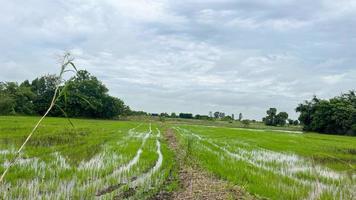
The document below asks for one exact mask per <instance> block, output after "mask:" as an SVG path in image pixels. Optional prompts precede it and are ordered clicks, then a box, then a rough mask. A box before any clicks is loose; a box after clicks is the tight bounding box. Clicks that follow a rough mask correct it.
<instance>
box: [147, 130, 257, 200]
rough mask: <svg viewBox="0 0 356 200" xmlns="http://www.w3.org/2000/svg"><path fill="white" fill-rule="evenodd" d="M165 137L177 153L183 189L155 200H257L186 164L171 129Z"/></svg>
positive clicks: (182, 152)
mask: <svg viewBox="0 0 356 200" xmlns="http://www.w3.org/2000/svg"><path fill="white" fill-rule="evenodd" d="M165 137H166V139H167V141H168V144H169V147H170V148H171V149H173V150H174V151H175V153H176V156H177V157H176V160H177V163H178V165H179V182H180V185H181V188H180V189H179V190H178V191H176V192H173V193H165V192H160V193H159V194H157V195H156V196H155V198H154V199H156V200H160V199H172V200H190V199H191V200H210V199H211V200H219V199H220V200H225V199H256V198H254V197H251V196H250V195H248V194H247V193H245V192H244V191H243V190H241V189H240V188H239V187H237V186H232V185H231V184H228V183H227V182H226V181H223V180H220V179H218V178H216V177H214V176H213V175H211V174H209V173H207V172H204V171H203V170H201V169H199V167H197V166H194V165H193V166H192V164H189V165H188V164H186V162H184V160H185V159H184V151H183V150H182V149H179V144H178V141H177V139H176V137H175V135H174V133H173V131H172V130H171V129H169V130H168V131H167V132H166V134H165Z"/></svg>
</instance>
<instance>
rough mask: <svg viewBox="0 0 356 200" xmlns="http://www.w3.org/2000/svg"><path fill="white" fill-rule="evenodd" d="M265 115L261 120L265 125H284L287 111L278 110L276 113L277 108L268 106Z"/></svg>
mask: <svg viewBox="0 0 356 200" xmlns="http://www.w3.org/2000/svg"><path fill="white" fill-rule="evenodd" d="M266 113H267V116H266V117H264V118H263V119H262V121H263V122H264V123H265V124H266V125H267V126H277V125H280V126H284V125H285V124H286V121H287V119H288V113H286V112H280V113H278V114H277V109H276V108H270V109H269V110H267V112H266Z"/></svg>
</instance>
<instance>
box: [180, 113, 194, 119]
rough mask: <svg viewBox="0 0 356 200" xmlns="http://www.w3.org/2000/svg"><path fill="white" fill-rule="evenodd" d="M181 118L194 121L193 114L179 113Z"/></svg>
mask: <svg viewBox="0 0 356 200" xmlns="http://www.w3.org/2000/svg"><path fill="white" fill-rule="evenodd" d="M179 118H183V119H192V118H193V114H192V113H179Z"/></svg>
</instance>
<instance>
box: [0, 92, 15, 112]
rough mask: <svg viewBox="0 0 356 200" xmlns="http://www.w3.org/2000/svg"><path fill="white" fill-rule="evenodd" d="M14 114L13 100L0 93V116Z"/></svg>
mask: <svg viewBox="0 0 356 200" xmlns="http://www.w3.org/2000/svg"><path fill="white" fill-rule="evenodd" d="M13 113H15V100H14V99H13V98H12V97H10V96H9V95H7V94H4V93H0V115H8V114H13Z"/></svg>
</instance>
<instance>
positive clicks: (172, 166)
mask: <svg viewBox="0 0 356 200" xmlns="http://www.w3.org/2000/svg"><path fill="white" fill-rule="evenodd" d="M37 119H38V118H36V117H8V116H6V117H5V116H4V117H0V172H2V171H3V170H4V169H5V167H6V166H7V165H8V164H9V160H11V158H12V157H13V156H14V154H15V152H16V149H17V148H18V146H19V145H20V144H21V142H22V141H23V140H24V139H25V136H26V133H27V132H28V131H29V130H30V129H31V128H32V126H33V124H34V122H35V121H36V120H37ZM72 121H73V124H74V127H72V126H71V125H70V123H68V121H67V120H66V119H64V118H46V119H45V121H44V123H43V124H42V125H41V126H40V127H39V129H38V132H36V134H35V135H34V136H33V138H31V140H30V141H29V143H28V145H27V146H26V148H25V149H24V151H23V152H22V154H21V155H20V159H18V160H17V162H16V163H15V165H14V166H12V168H10V171H9V173H8V174H7V176H6V178H5V181H4V182H3V183H2V184H1V185H0V194H1V196H0V199H149V198H152V197H153V196H155V195H156V194H158V193H159V192H161V191H173V190H174V191H179V190H180V189H179V186H178V185H179V184H177V182H178V181H179V180H177V173H178V172H177V163H176V162H177V160H176V155H175V153H174V151H172V149H170V148H169V145H168V144H167V140H166V139H165V137H166V136H165V135H166V131H167V130H172V131H173V132H174V134H175V136H176V137H177V139H178V145H179V148H178V149H181V150H182V151H184V152H185V153H186V154H187V157H186V158H187V159H188V160H189V163H193V164H194V165H197V166H198V167H199V169H201V170H204V171H206V172H207V173H210V174H212V175H213V176H215V177H217V178H218V179H221V180H223V181H226V182H228V183H230V184H232V185H236V186H238V187H240V188H241V189H242V190H244V191H246V192H247V193H249V194H251V195H253V196H254V197H255V198H257V199H258V198H268V199H355V198H356V194H355V191H356V170H355V167H356V155H355V152H356V139H355V138H353V137H346V136H332V135H320V134H314V133H301V132H298V131H284V130H283V131H278V130H261V129H260V130H258V129H243V128H233V127H221V126H219V127H214V126H204V125H184V124H182V123H177V124H174V123H172V122H170V123H163V122H157V121H151V122H149V121H137V122H136V121H108V120H85V119H73V120H72ZM178 196H179V195H178Z"/></svg>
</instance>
